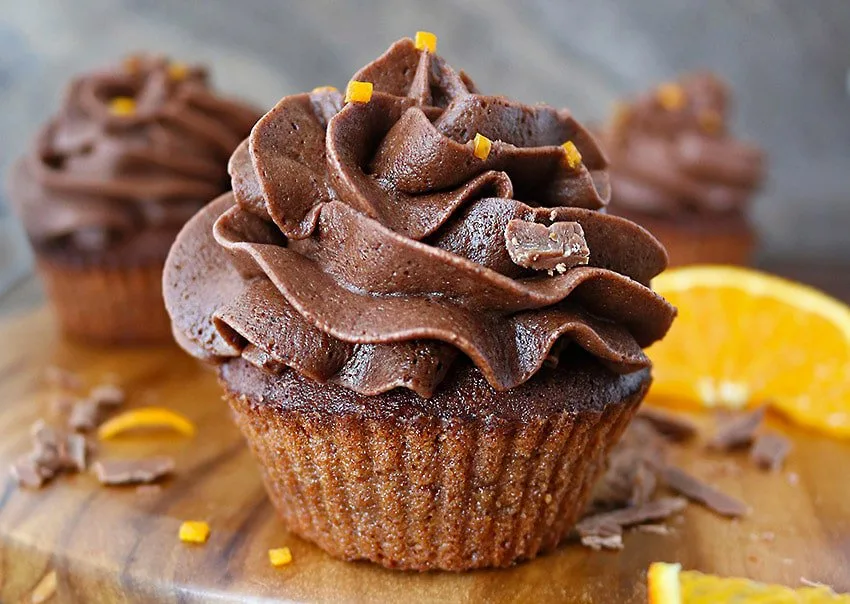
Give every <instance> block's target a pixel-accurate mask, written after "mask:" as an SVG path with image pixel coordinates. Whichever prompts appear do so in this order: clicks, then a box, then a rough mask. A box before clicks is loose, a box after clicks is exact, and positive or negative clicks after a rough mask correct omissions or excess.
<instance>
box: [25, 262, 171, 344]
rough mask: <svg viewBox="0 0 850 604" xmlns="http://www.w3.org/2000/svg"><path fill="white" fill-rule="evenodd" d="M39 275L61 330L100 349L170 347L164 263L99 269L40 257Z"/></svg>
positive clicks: (38, 263) (169, 324)
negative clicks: (110, 346) (102, 346)
mask: <svg viewBox="0 0 850 604" xmlns="http://www.w3.org/2000/svg"><path fill="white" fill-rule="evenodd" d="M37 265H38V272H39V274H40V275H41V278H42V281H43V282H44V285H45V288H46V290H47V294H48V297H49V298H50V300H51V302H52V303H53V308H54V309H55V312H56V316H57V318H58V320H59V324H60V327H61V329H62V331H63V332H64V333H65V334H66V335H67V336H69V337H71V338H74V339H76V340H81V341H85V342H92V343H100V344H154V343H164V342H169V341H171V339H172V336H171V323H170V320H169V318H168V314H167V313H166V312H165V304H164V302H163V299H162V264H161V263H160V264H154V265H150V266H134V267H126V268H124V267H122V268H119V267H96V266H88V265H81V264H70V263H64V262H57V261H55V260H52V259H50V258H47V257H42V256H40V255H39V256H38V257H37Z"/></svg>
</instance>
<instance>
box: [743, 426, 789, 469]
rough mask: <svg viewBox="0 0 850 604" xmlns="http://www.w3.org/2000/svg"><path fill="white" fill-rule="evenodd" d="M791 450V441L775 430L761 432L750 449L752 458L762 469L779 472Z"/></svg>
mask: <svg viewBox="0 0 850 604" xmlns="http://www.w3.org/2000/svg"><path fill="white" fill-rule="evenodd" d="M790 451H791V441H790V440H788V439H787V438H785V437H784V436H782V435H781V434H777V433H775V432H768V433H766V434H761V435H759V436H758V437H757V438H756V441H755V442H754V443H753V447H752V449H750V460H752V462H753V463H754V464H755V465H756V466H758V467H759V468H761V469H762V470H769V471H771V472H777V471H779V470H781V469H782V464H784V463H785V458H786V457H787V456H788V453H789V452H790Z"/></svg>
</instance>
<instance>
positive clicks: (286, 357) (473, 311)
mask: <svg viewBox="0 0 850 604" xmlns="http://www.w3.org/2000/svg"><path fill="white" fill-rule="evenodd" d="M354 79H356V80H358V81H370V82H371V83H372V84H373V93H372V96H371V99H370V100H369V101H368V102H367V103H359V102H349V103H346V104H343V100H342V97H341V95H340V94H339V93H338V92H336V91H334V90H327V89H317V90H315V91H314V92H312V93H310V94H299V95H293V96H289V97H286V98H284V99H283V100H281V101H280V103H278V105H277V106H276V107H275V108H273V109H272V110H271V111H270V112H269V113H268V114H266V115H265V116H264V117H263V118H262V119H261V120H260V121H259V122H258V123H257V125H256V126H255V128H254V129H253V131H252V133H251V136H250V138H249V140H248V141H247V142H245V143H243V144H242V145H240V147H239V148H238V149H237V150H236V152H235V153H234V154H233V157H232V158H231V161H230V165H229V171H230V174H231V177H232V180H233V194H232V195H225V196H223V197H221V198H219V199H217V200H216V201H215V202H213V203H212V204H210V205H209V206H207V207H206V208H204V209H203V210H202V211H201V212H200V213H199V214H198V215H197V216H196V217H195V218H194V219H193V220H192V221H191V222H190V223H189V224H188V225H187V226H186V228H185V229H184V230H183V232H182V233H181V234H180V236H179V237H178V239H177V242H176V244H175V246H174V248H173V249H172V252H171V254H170V256H169V259H168V262H167V265H166V273H165V277H164V279H165V287H164V289H165V296H166V306H167V307H168V309H169V312H170V313H171V316H172V320H173V326H174V330H175V334H176V336H177V339H178V341H179V342H180V343H181V344H182V345H183V346H184V347H185V348H186V349H187V350H189V352H191V353H192V354H195V355H196V356H199V357H201V358H205V359H208V360H224V359H227V358H233V357H239V356H241V357H243V358H244V359H246V360H247V361H248V362H250V363H252V364H254V365H256V366H258V367H261V368H263V369H264V370H266V371H270V372H275V371H280V370H281V369H282V368H284V367H290V368H292V369H294V370H296V371H298V372H299V373H301V374H302V375H304V376H306V377H309V378H311V379H314V380H317V381H321V382H324V381H327V382H333V383H337V384H341V385H343V386H345V387H347V388H349V389H352V390H355V391H357V392H359V393H362V394H367V395H372V394H378V393H381V392H385V391H388V390H391V389H393V388H397V387H405V388H409V389H411V390H413V391H415V392H416V393H418V394H419V395H420V396H423V397H429V396H431V395H432V394H433V393H434V391H435V390H436V388H437V387H438V386H439V383H440V381H441V380H442V378H443V377H444V375H445V374H446V371H447V370H448V368H449V367H450V366H451V365H452V363H454V362H457V360H458V358H459V357H461V356H465V357H467V358H469V359H470V360H471V361H472V363H474V364H475V366H476V367H477V368H478V370H479V371H481V373H482V375H483V376H484V377H485V378H486V379H487V381H488V382H489V383H490V385H491V386H492V387H493V388H496V389H499V390H504V389H509V388H513V387H516V386H518V385H520V384H522V383H524V382H525V381H527V380H528V379H530V378H531V377H532V376H533V375H534V374H535V373H537V372H538V371H539V370H540V369H541V367H542V366H543V365H544V363H547V364H557V362H558V359H559V354H560V350H561V349H562V348H564V347H565V346H567V345H577V346H580V347H581V348H583V349H585V350H586V351H588V352H590V353H591V354H593V355H594V356H596V357H597V359H599V361H600V362H602V363H603V364H604V365H606V366H607V367H608V368H609V369H610V370H612V371H616V372H618V373H630V372H633V371H637V370H639V369H642V368H645V367H647V366H648V365H649V361H648V359H647V357H646V356H645V355H644V353H643V351H642V350H641V348H642V347H645V346H648V345H649V344H651V343H652V342H653V341H655V340H657V339H659V338H660V337H662V336H663V335H664V333H665V332H666V330H667V328H668V327H669V325H670V322H671V321H672V319H673V316H674V315H675V310H674V309H673V308H672V307H671V306H670V305H669V304H668V303H667V302H666V301H664V300H663V299H662V298H661V297H660V296H658V295H657V294H655V293H654V292H652V290H651V289H649V287H648V284H649V280H650V279H651V278H652V277H653V276H654V275H656V274H658V273H659V272H661V270H663V268H664V267H665V265H666V254H665V252H664V250H663V248H661V246H660V244H658V242H657V241H656V240H655V239H654V238H653V237H652V236H651V235H650V234H649V233H647V232H646V231H645V230H643V229H641V228H640V227H638V226H637V225H634V224H633V223H631V222H629V221H627V220H625V219H622V218H617V217H614V216H609V215H607V214H605V213H603V212H600V211H598V210H599V209H600V208H603V207H604V205H605V204H606V203H607V195H608V184H607V171H606V168H607V161H606V158H605V155H604V154H603V153H602V151H601V150H600V149H599V147H598V146H597V144H596V142H595V140H594V139H593V137H592V136H591V135H590V134H589V133H588V132H587V131H586V130H585V129H584V128H583V127H582V126H581V125H579V124H578V123H577V122H576V121H575V120H574V118H573V117H572V116H571V114H570V113H569V112H568V111H566V110H557V109H554V108H551V107H548V106H545V105H535V106H525V105H521V104H519V103H515V102H513V101H509V100H508V99H505V98H503V97H492V96H484V95H481V94H479V93H477V91H476V89H475V87H474V84H472V82H471V80H470V79H469V78H468V76H466V75H465V74H462V73H461V74H457V73H456V72H454V71H453V70H452V69H451V68H450V67H449V66H448V65H447V64H446V63H445V62H444V61H443V59H442V58H440V57H438V56H436V55H434V54H432V53H429V52H427V51H426V50H417V49H416V48H415V47H414V45H413V42H412V41H411V40H401V41H399V42H397V43H395V44H394V45H393V46H392V47H390V49H389V50H388V51H387V53H385V54H384V55H383V56H382V57H380V58H378V59H377V60H376V61H375V62H373V63H372V64H370V65H368V66H367V67H365V68H363V69H362V70H360V71H359V72H358V73H357V74H355V76H354ZM476 134H480V135H483V136H487V137H488V138H491V139H492V145H491V149H490V152H489V154H488V155H487V157H486V159H480V158H479V157H477V156H476V155H475V153H474V150H473V142H472V139H473V138H474V136H475V135H476ZM568 140H569V141H572V142H573V144H574V145H575V148H576V149H577V153H579V154H580V157H581V162H580V163H578V164H575V165H572V164H571V163H570V162H567V161H565V156H564V148H563V147H562V146H561V145H562V144H563V143H564V142H566V141H568ZM512 221H523V222H531V223H536V224H541V225H546V226H547V227H548V226H550V225H556V224H559V223H570V224H571V225H572V226H571V227H570V228H571V229H572V231H571V232H575V233H579V232H581V233H582V237H583V240H585V241H586V243H587V248H588V253H587V256H586V258H585V259H584V262H586V265H584V264H582V265H581V266H573V267H571V268H566V267H565V268H564V270H563V272H560V271H559V272H557V273H556V272H552V274H551V275H550V274H547V273H545V272H544V273H541V272H539V271H536V270H533V269H530V268H528V267H525V266H521V265H519V264H517V263H516V262H515V261H514V260H513V259H512V257H511V255H510V253H509V250H508V248H507V246H506V241H505V233H506V232H507V229H508V228H509V226H510V225H511V224H512ZM514 226H516V225H515V223H514Z"/></svg>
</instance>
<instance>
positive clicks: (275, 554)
mask: <svg viewBox="0 0 850 604" xmlns="http://www.w3.org/2000/svg"><path fill="white" fill-rule="evenodd" d="M269 562H271V565H272V566H274V567H275V568H279V567H281V566H286V565H287V564H289V563H290V562H292V551H290V549H289V548H288V547H278V548H276V549H270V550H269Z"/></svg>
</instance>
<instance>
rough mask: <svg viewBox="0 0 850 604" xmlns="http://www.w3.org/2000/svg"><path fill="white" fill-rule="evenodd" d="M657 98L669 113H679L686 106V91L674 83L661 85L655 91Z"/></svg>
mask: <svg viewBox="0 0 850 604" xmlns="http://www.w3.org/2000/svg"><path fill="white" fill-rule="evenodd" d="M655 98H656V99H658V102H659V103H661V106H662V107H664V108H665V109H666V110H667V111H678V110H679V109H681V108H682V107H684V106H685V91H684V90H682V87H681V86H679V85H678V84H673V83H672V82H666V83H664V84H661V85H660V86H659V87H658V89H657V90H656V91H655Z"/></svg>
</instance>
